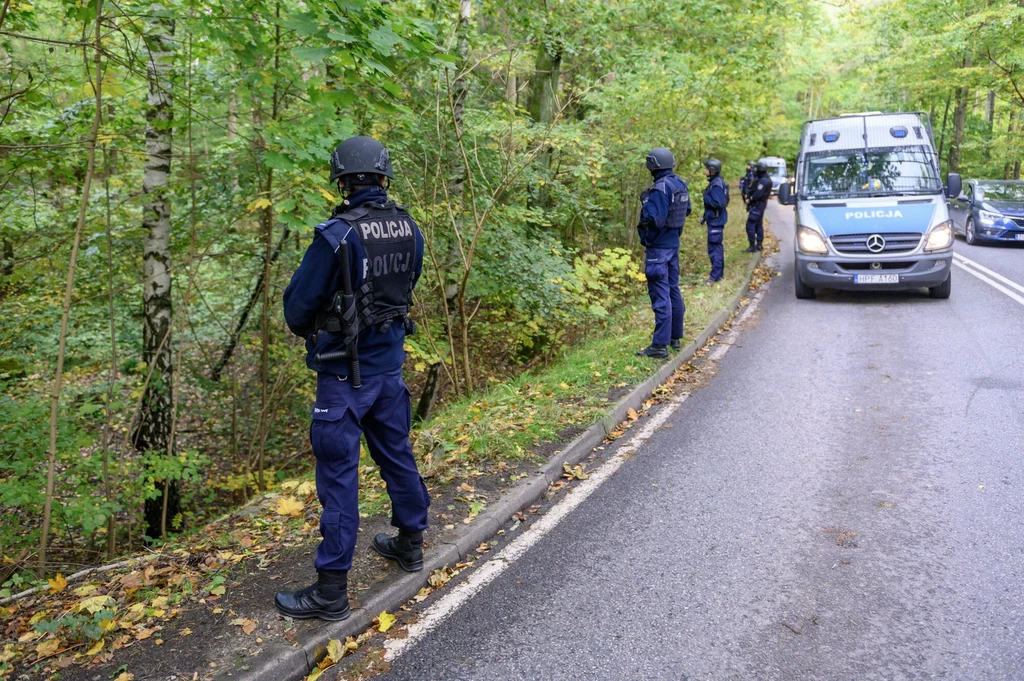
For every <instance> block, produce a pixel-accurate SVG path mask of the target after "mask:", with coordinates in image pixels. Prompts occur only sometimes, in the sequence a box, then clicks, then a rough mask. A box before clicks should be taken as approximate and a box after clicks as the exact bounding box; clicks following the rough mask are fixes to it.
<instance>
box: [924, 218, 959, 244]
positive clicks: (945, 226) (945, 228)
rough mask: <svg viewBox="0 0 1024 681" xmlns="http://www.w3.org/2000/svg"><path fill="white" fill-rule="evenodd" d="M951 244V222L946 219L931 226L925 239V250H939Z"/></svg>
mask: <svg viewBox="0 0 1024 681" xmlns="http://www.w3.org/2000/svg"><path fill="white" fill-rule="evenodd" d="M952 245H953V222H952V221H951V220H946V221H945V222H940V223H939V224H937V225H935V226H934V227H932V230H931V231H930V232H928V240H927V241H925V244H924V250H925V251H941V250H943V249H944V248H949V247H950V246H952Z"/></svg>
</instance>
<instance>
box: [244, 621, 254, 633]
mask: <svg viewBox="0 0 1024 681" xmlns="http://www.w3.org/2000/svg"><path fill="white" fill-rule="evenodd" d="M254 631H256V622H255V621H254V620H249V621H248V622H246V623H245V624H243V625H242V633H243V634H246V635H248V634H251V633H252V632H254Z"/></svg>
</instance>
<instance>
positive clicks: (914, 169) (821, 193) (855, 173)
mask: <svg viewBox="0 0 1024 681" xmlns="http://www.w3.org/2000/svg"><path fill="white" fill-rule="evenodd" d="M932 158H933V154H932V151H931V149H929V148H928V147H923V146H920V147H898V148H886V149H868V150H866V151H864V150H850V151H839V152H819V153H816V154H807V155H806V157H805V158H804V177H803V186H802V188H801V189H802V193H803V195H804V196H805V197H807V198H825V197H829V198H839V197H865V196H887V195H893V194H934V193H935V192H938V191H941V190H942V182H941V181H940V180H939V175H938V172H937V171H936V169H935V165H934V164H933V163H932Z"/></svg>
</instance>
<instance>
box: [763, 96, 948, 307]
mask: <svg viewBox="0 0 1024 681" xmlns="http://www.w3.org/2000/svg"><path fill="white" fill-rule="evenodd" d="M960 189H961V180H960V176H959V175H957V174H955V173H951V174H949V175H948V176H947V178H946V186H945V187H943V183H942V180H941V179H940V177H939V159H938V157H937V156H936V154H935V146H934V144H933V143H932V136H931V128H930V125H929V121H928V116H927V115H926V114H923V113H889V114H885V113H866V114H854V115H845V116H841V117H839V118H828V119H823V120H816V121H807V122H806V123H804V127H803V134H802V138H801V140H800V155H799V156H798V157H797V163H796V188H795V189H794V188H793V187H791V186H790V184H789V183H785V184H783V185H782V186H781V187H780V189H779V203H782V204H784V205H791V206H796V225H797V226H796V240H795V249H796V264H795V272H794V274H795V277H794V278H795V279H796V297H797V298H814V296H815V291H816V289H846V290H859V289H863V290H898V289H910V288H918V287H923V288H927V289H928V291H929V293H930V294H931V296H932V297H933V298H948V297H949V294H950V290H951V278H950V272H951V269H952V263H953V224H952V222H951V221H950V219H949V212H948V210H947V208H946V197H947V196H950V197H957V196H959V195H960Z"/></svg>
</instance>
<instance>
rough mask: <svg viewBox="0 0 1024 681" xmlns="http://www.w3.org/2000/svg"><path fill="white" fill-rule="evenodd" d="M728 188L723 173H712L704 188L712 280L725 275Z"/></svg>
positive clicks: (705, 221) (710, 276)
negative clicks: (724, 238) (723, 240)
mask: <svg viewBox="0 0 1024 681" xmlns="http://www.w3.org/2000/svg"><path fill="white" fill-rule="evenodd" d="M728 202H729V201H728V189H727V188H726V186H725V180H723V179H722V176H721V175H712V176H711V179H710V180H709V181H708V186H707V188H705V189H704V224H705V225H706V226H707V228H708V259H709V260H710V261H711V274H710V275H709V276H708V278H709V279H710V280H711V281H718V280H719V279H721V278H722V277H723V276H725V247H724V246H723V245H722V239H723V234H724V233H725V223H727V222H728V221H729V211H728V210H727V209H726V206H727V205H728Z"/></svg>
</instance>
